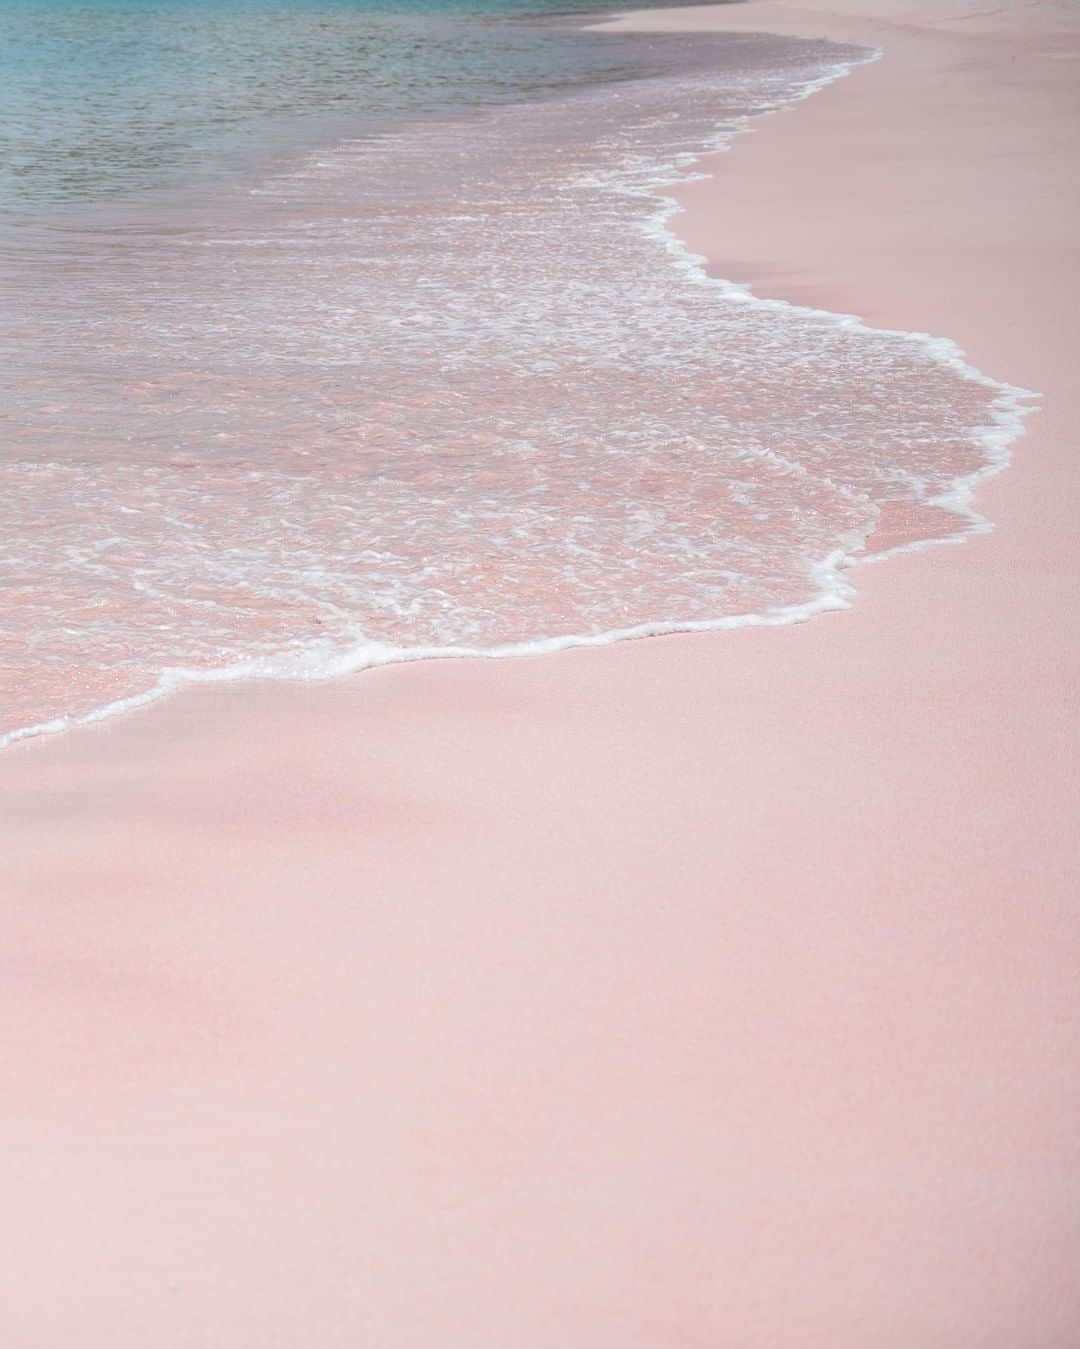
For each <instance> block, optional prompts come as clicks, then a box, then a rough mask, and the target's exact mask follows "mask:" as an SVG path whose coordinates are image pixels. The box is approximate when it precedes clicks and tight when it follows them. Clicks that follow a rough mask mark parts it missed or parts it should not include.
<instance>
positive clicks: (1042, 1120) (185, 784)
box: [0, 4, 1080, 1349]
mask: <svg viewBox="0 0 1080 1349" xmlns="http://www.w3.org/2000/svg"><path fill="white" fill-rule="evenodd" d="M860 8H861V11H862V14H863V16H864V17H862V18H853V17H850V16H848V17H845V16H837V15H835V14H833V13H831V12H828V11H826V10H825V9H824V8H822V9H813V10H810V9H806V10H802V11H798V12H796V11H795V10H786V9H782V8H780V7H778V6H774V5H771V4H761V5H755V6H753V7H752V8H751V7H749V6H748V7H746V8H739V9H736V8H734V7H732V8H729V9H723V10H709V11H705V10H691V11H684V12H679V13H675V12H672V11H667V12H664V13H662V14H659V15H657V16H655V18H653V19H650V18H649V17H648V16H645V17H640V16H639V17H637V18H635V19H634V20H633V22H634V23H639V24H640V23H649V22H655V23H657V24H660V25H663V26H668V25H673V24H680V25H683V26H688V27H694V26H699V25H700V26H709V27H715V26H722V25H725V24H738V25H741V26H743V27H753V28H758V29H763V30H764V29H769V30H780V29H784V30H787V31H795V32H807V33H814V34H817V33H823V34H827V35H835V36H838V37H841V38H845V39H855V40H859V41H869V42H875V43H880V44H881V45H883V46H884V47H885V48H886V50H887V55H886V57H885V59H884V60H883V61H881V62H880V63H877V64H876V65H874V66H872V67H868V68H864V69H861V70H860V71H858V72H857V73H856V74H854V75H852V76H851V77H850V79H848V80H846V81H844V82H842V83H841V84H840V85H836V86H833V87H831V88H830V89H828V90H826V91H825V92H823V93H821V94H819V95H817V96H816V97H815V98H814V99H813V100H811V101H810V102H809V103H807V104H804V105H802V106H801V107H799V108H798V109H797V110H795V111H793V112H790V113H785V114H783V115H780V116H778V117H775V118H773V119H770V121H769V122H768V123H767V124H765V125H764V126H763V127H762V128H761V129H760V130H759V131H758V132H757V133H756V134H754V135H753V136H749V137H744V138H741V139H740V140H739V142H738V143H737V145H736V146H735V148H734V149H733V150H732V151H731V152H730V153H729V154H727V155H726V156H722V157H721V159H720V161H719V163H718V166H717V177H716V179H715V181H713V182H711V183H696V184H693V185H691V186H689V187H688V188H687V190H686V192H685V194H684V196H685V201H686V203H687V205H688V207H689V208H690V210H689V213H688V214H687V215H686V216H685V217H683V218H682V219H681V222H680V223H681V226H682V228H683V229H684V231H685V234H686V237H687V238H688V239H689V240H690V241H691V242H692V243H693V244H694V245H695V246H696V247H698V248H700V249H701V250H702V251H705V252H707V253H708V255H709V256H710V258H711V259H713V261H714V262H715V265H716V266H717V268H718V270H719V271H720V272H722V273H723V274H726V275H730V276H734V277H736V278H738V279H743V280H749V281H751V282H753V283H754V284H755V286H757V287H758V288H759V289H760V290H762V291H763V292H767V293H771V294H776V295H781V296H787V297H792V298H797V299H800V300H809V301H813V302H814V303H817V304H821V305H825V306H828V307H834V308H843V309H846V310H854V311H857V312H859V313H861V314H863V315H864V316H866V317H867V318H868V319H870V320H871V321H874V322H879V323H882V324H886V325H889V326H898V327H911V328H922V329H927V330H929V331H933V332H936V333H941V334H944V335H947V336H951V337H954V338H957V339H958V340H959V341H961V342H962V343H963V344H964V345H965V346H966V347H967V349H968V351H969V353H970V355H971V357H972V359H973V360H974V361H975V362H976V363H977V364H979V365H980V366H982V367H983V368H985V369H986V370H988V371H989V372H990V373H992V374H994V375H997V376H999V377H1002V378H1005V379H1008V380H1011V381H1013V382H1016V383H1020V384H1027V385H1029V386H1031V387H1033V388H1037V389H1040V390H1041V391H1043V392H1044V394H1045V395H1046V399H1045V407H1044V411H1043V412H1042V413H1041V414H1040V416H1039V418H1038V420H1037V423H1033V425H1032V431H1031V433H1030V434H1029V436H1028V437H1027V438H1026V439H1025V440H1024V441H1023V442H1022V443H1021V445H1020V447H1019V450H1018V463H1017V466H1016V467H1015V468H1014V469H1013V470H1011V471H1010V472H1009V473H1008V474H1006V475H1004V476H1003V477H1000V478H998V479H996V480H995V481H994V482H993V483H992V484H990V485H989V486H988V487H987V488H986V489H985V490H984V491H983V492H982V494H981V497H980V504H981V505H982V507H983V508H984V509H985V510H986V512H987V513H988V514H989V515H990V516H991V517H992V518H993V519H995V520H996V521H998V522H999V528H998V530H997V532H996V533H994V534H993V535H992V536H990V537H987V538H982V539H979V540H976V541H974V542H972V543H969V544H967V545H965V546H963V547H955V546H954V547H943V548H937V549H935V550H933V551H927V552H923V553H919V554H912V555H908V556H905V557H902V558H899V559H896V560H893V561H891V562H889V563H887V564H882V565H877V566H872V567H864V568H862V569H861V570H860V571H859V573H858V575H857V582H858V586H859V592H860V596H859V601H858V604H857V606H856V607H855V609H853V610H852V611H850V612H847V613H844V614H839V615H835V616H828V617H825V618H821V619H817V620H815V621H813V622H811V623H809V624H806V625H804V626H802V627H799V628H789V629H785V630H758V631H754V630H748V631H745V632H740V633H735V634H731V633H724V634H719V635H717V636H715V637H694V638H670V639H661V640H654V641H648V642H641V643H636V644H628V645H623V646H621V647H618V648H610V649H607V650H600V651H583V652H574V653H568V654H565V655H561V656H556V657H545V658H541V659H536V660H531V661H524V660H523V661H517V662H503V663H485V662H468V663H466V662H462V663H446V664H427V665H423V666H414V667H409V668H398V669H390V670H385V671H381V672H376V673H372V674H368V675H364V676H362V677H359V678H357V679H354V680H350V681H343V682H342V683H340V684H338V685H335V686H332V687H329V686H328V687H322V688H296V689H292V688H284V687H280V686H278V687H257V688H241V687H239V686H232V687H227V688H220V689H203V690H199V691H195V692H192V693H191V694H189V695H185V696H181V697H176V698H174V699H172V700H171V701H169V702H168V703H166V704H163V705H160V706H159V707H158V708H156V709H155V710H153V711H150V712H146V713H142V714H139V715H135V716H132V717H129V718H127V719H125V720H123V721H118V722H116V723H114V724H111V725H109V726H107V727H105V728H103V729H99V730H94V731H89V732H83V733H79V734H74V735H70V736H67V737H64V738H61V739H57V740H54V741H51V742H36V743H33V744H29V745H26V746H23V747H18V748H16V749H14V750H12V751H9V752H8V753H7V754H5V755H4V756H3V759H2V760H0V818H2V824H0V830H2V834H0V838H2V843H3V850H4V859H5V883H4V890H3V900H2V905H0V925H2V926H0V930H2V943H3V945H2V949H3V982H2V984H0V996H2V1009H0V1027H2V1030H0V1035H2V1039H3V1043H2V1045H0V1062H2V1064H3V1069H2V1073H3V1100H4V1107H3V1112H2V1123H0V1142H2V1145H3V1147H2V1152H0V1158H2V1160H0V1169H2V1171H3V1193H4V1196H5V1203H4V1209H5V1215H6V1216H5V1220H4V1231H5V1238H4V1249H3V1257H4V1258H3V1260H2V1262H0V1307H2V1308H3V1310H2V1311H0V1318H2V1321H3V1324H4V1329H5V1335H4V1338H5V1342H6V1343H10V1344H12V1345H18V1346H20V1349H22V1346H27V1347H29V1346H34V1347H35V1349H68V1347H69V1346H74V1345H78V1346H80V1349H95V1347H96V1346H102V1347H103V1349H104V1346H108V1349H128V1347H129V1346H130V1349H173V1347H174V1346H175V1349H194V1346H215V1349H217V1347H218V1346H220V1347H221V1349H238V1347H239V1346H249V1345H250V1346H256V1345H257V1346H260V1349H272V1347H273V1346H283V1347H284V1346H288V1349H337V1347H338V1346H372V1347H373V1349H375V1347H377V1349H405V1347H406V1346H407V1347H408V1349H413V1347H414V1346H415V1347H416V1349H420V1346H423V1349H436V1346H439V1347H440V1349H442V1347H446V1349H451V1347H452V1349H509V1347H510V1346H513V1349H634V1347H635V1346H641V1347H642V1349H645V1347H646V1346H648V1347H649V1349H668V1347H670V1349H676V1346H678V1349H683V1347H684V1346H702V1349H705V1347H706V1346H707V1347H708V1349H719V1347H720V1346H728V1345H730V1346H739V1349H794V1347H795V1346H798V1347H799V1349H972V1346H975V1345H978V1346H980V1349H1071V1347H1072V1346H1074V1345H1075V1344H1077V1343H1078V1342H1080V1286H1078V1284H1077V1280H1076V1269H1077V1267H1078V1263H1080V1231H1078V1226H1080V1220H1078V1215H1080V1156H1078V1151H1080V1147H1078V1139H1080V1130H1078V1128H1077V1125H1078V1121H1080V1111H1078V1106H1080V1100H1078V1097H1080V1079H1078V1075H1077V1071H1076V1064H1077V1062H1080V981H1078V980H1077V975H1076V971H1077V955H1078V937H1080V918H1078V915H1077V902H1078V889H1080V886H1078V882H1077V876H1078V872H1080V841H1078V834H1077V830H1076V815H1077V807H1078V804H1080V798H1078V791H1077V787H1078V774H1077V762H1078V750H1080V744H1078V739H1080V736H1078V727H1080V719H1078V711H1080V706H1078V702H1080V699H1078V672H1080V628H1078V625H1077V622H1076V614H1077V612H1078V601H1080V594H1078V589H1080V543H1078V532H1077V521H1078V519H1080V500H1078V496H1080V489H1078V485H1077V470H1076V465H1075V456H1076V444H1075V427H1076V424H1077V411H1078V409H1077V392H1076V386H1075V379H1074V372H1075V369H1076V367H1077V364H1078V362H1080V352H1078V351H1077V339H1076V330H1075V315H1076V313H1077V312H1078V307H1080V306H1078V301H1080V296H1078V294H1077V290H1078V278H1080V267H1078V265H1077V264H1078V262H1080V259H1078V256H1077V252H1078V248H1077V240H1078V235H1077V230H1076V221H1077V219H1080V199H1078V192H1077V161H1076V157H1075V155H1074V154H1072V151H1073V149H1074V143H1075V132H1076V127H1077V74H1078V72H1080V65H1078V64H1077V57H1080V40H1078V38H1077V36H1076V31H1075V28H1074V27H1073V26H1072V21H1071V18H1070V14H1069V12H1068V11H1066V10H1063V9H1056V8H1038V7H1034V8H1032V7H1027V6H1025V7H1020V6H1010V7H1008V8H1007V9H1006V10H1004V11H1000V12H995V13H994V14H991V15H989V16H984V17H982V18H973V19H967V20H965V19H963V18H962V17H961V16H960V11H959V9H948V8H947V7H944V6H935V7H933V13H934V14H935V15H936V16H938V18H939V19H940V17H941V15H943V14H944V15H946V21H945V22H943V23H937V20H935V22H936V23H937V26H936V27H934V28H930V27H927V26H926V25H925V21H924V15H925V14H926V13H927V12H930V7H929V6H927V7H912V6H905V8H904V11H903V14H902V16H901V19H902V21H901V22H898V23H889V22H886V21H884V20H883V19H874V18H871V17H868V16H869V15H871V14H872V12H873V10H874V9H875V8H877V7H876V6H873V5H870V4H867V5H865V6H862V7H860ZM882 10H883V7H882Z"/></svg>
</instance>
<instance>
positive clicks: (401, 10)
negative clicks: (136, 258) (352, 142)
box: [0, 0, 642, 214]
mask: <svg viewBox="0 0 1080 1349" xmlns="http://www.w3.org/2000/svg"><path fill="white" fill-rule="evenodd" d="M615 7H616V6H615V3H614V0H611V3H606V2H605V0H598V2H596V3H592V4H588V3H586V4H577V5H574V6H573V8H574V9H575V10H586V9H592V10H603V9H605V8H606V9H613V8H615ZM568 8H569V6H568V5H566V4H565V3H559V0H555V2H554V3H551V4H547V5H545V4H543V3H537V0H529V2H528V3H514V0H487V2H486V3H485V2H484V0H443V2H442V3H438V2H437V0H411V2H410V0H404V2H403V3H401V2H399V3H393V4H390V3H386V0H369V2H368V3H364V2H363V0H318V2H317V3H314V2H313V3H303V0H300V2H299V3H289V4H280V3H272V0H269V2H267V3H243V2H242V0H240V2H235V0H203V2H202V3H183V4H180V3H176V0H157V3H155V2H154V0H127V2H126V3H125V2H123V0H121V3H115V2H110V3H75V4H73V3H70V0H34V2H32V3H26V2H25V0H0V206H2V209H3V210H4V211H5V212H7V213H9V214H10V213H13V212H15V213H18V212H25V211H27V210H37V209H41V208H47V207H49V206H56V205H59V204H63V203H79V202H92V201H96V200H99V199H101V198H103V197H108V196H110V195H115V194H118V193H124V192H130V191H132V190H139V189H143V188H147V187H169V186H173V185H175V184H177V183H180V182H183V181H186V180H190V179H191V178H192V177H193V176H194V177H206V176H207V175H211V176H212V175H214V174H215V173H221V172H223V171H224V172H228V171H231V170H233V169H235V168H236V167H237V165H238V164H242V163H245V162H249V161H250V160H251V159H252V158H257V157H258V156H259V155H261V154H263V153H265V152H267V151H268V150H273V149H281V148H289V147H293V148H301V147H303V146H304V145H305V144H314V143H319V142H321V141H324V140H331V139H333V138H334V137H335V135H337V134H345V133H346V132H348V133H351V134H355V133H356V132H357V130H358V129H367V130H373V129H376V128H378V127H379V126H382V125H385V124H387V122H389V121H391V120H393V119H397V118H401V117H403V116H410V117H417V116H423V115H431V114H438V113H444V112H446V111H449V110H452V109H455V108H461V107H468V106H472V107H490V106H496V105H499V104H502V103H506V102H509V101H513V100H517V99H520V98H522V97H523V96H524V97H540V96H543V95H545V94H552V93H557V92H559V91H561V90H565V89H568V88H572V87H574V86H577V85H580V84H582V83H584V82H587V81H588V82H595V81H601V80H617V79H621V78H626V77H627V76H629V75H630V74H631V73H632V74H634V75H640V74H641V73H642V67H641V64H640V62H637V61H634V62H630V61H628V58H627V53H626V51H625V48H624V47H622V46H620V44H618V43H614V44H610V45H606V44H604V43H602V42H595V41H582V38H581V36H580V34H578V33H575V32H573V31H571V30H569V29H567V28H566V27H565V26H556V25H550V26H545V25H544V24H543V23H537V22H535V21H530V22H528V23H523V22H522V20H523V19H524V18H526V17H528V18H530V20H535V19H536V18H537V17H540V18H542V17H543V16H544V15H545V14H550V15H557V14H559V13H560V12H564V11H566V10H567V9H568Z"/></svg>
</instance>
